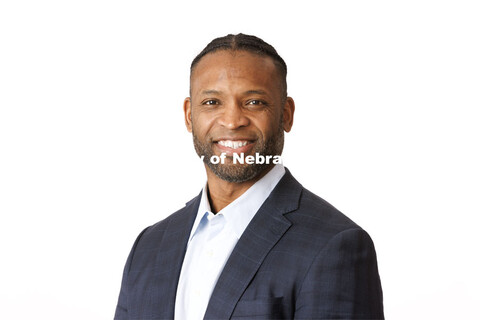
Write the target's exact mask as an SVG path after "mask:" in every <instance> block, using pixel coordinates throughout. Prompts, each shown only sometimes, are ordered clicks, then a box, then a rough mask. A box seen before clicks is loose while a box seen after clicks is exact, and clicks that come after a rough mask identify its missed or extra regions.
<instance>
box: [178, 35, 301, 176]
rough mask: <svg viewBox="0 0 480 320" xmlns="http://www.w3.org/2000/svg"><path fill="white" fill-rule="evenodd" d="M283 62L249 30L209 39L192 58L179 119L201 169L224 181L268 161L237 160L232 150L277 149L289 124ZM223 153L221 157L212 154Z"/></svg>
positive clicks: (251, 152) (255, 171)
mask: <svg viewBox="0 0 480 320" xmlns="http://www.w3.org/2000/svg"><path fill="white" fill-rule="evenodd" d="M286 70H287V69H286V65H285V62H284V61H283V59H282V58H281V57H280V56H279V55H278V54H277V53H276V51H275V49H274V48H273V47H271V46H270V45H268V44H266V43H265V42H263V41H262V40H261V39H258V38H256V37H253V36H246V35H241V34H240V35H236V36H233V35H228V36H226V37H223V38H218V39H215V40H213V41H212V42H211V43H210V44H209V45H208V46H207V47H206V48H205V49H204V50H203V51H202V52H201V53H200V54H199V55H198V56H197V57H196V58H195V59H194V61H193V62H192V67H191V75H190V97H189V98H186V99H185V102H184V111H185V123H186V126H187V129H188V130H189V131H190V132H192V134H193V140H194V145H195V150H196V151H197V153H198V155H199V156H204V162H205V163H206V164H207V171H208V170H210V171H211V172H212V173H214V174H215V175H216V176H217V177H219V178H221V179H222V180H225V181H229V182H236V183H240V182H245V181H250V180H252V179H255V178H258V177H259V176H260V175H261V173H263V172H265V170H266V169H267V168H269V167H271V164H270V165H268V164H246V163H245V164H240V163H236V164H235V163H234V162H233V154H234V153H237V154H240V153H243V154H244V155H245V156H247V155H255V153H259V154H260V155H263V156H268V155H272V156H275V155H281V153H282V150H283V141H284V134H283V132H284V131H287V132H288V131H290V129H291V126H292V124H293V113H294V109H295V105H294V102H293V100H292V99H291V98H289V97H287V96H286V80H285V76H286ZM222 153H225V154H226V156H227V158H226V160H225V163H223V164H222V163H219V164H213V163H211V162H210V159H211V157H212V156H213V155H216V156H220V155H221V154H222Z"/></svg>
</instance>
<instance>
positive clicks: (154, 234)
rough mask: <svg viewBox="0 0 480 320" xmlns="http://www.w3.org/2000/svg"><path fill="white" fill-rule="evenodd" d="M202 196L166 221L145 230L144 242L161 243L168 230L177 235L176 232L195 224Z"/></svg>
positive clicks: (191, 201) (192, 200)
mask: <svg viewBox="0 0 480 320" xmlns="http://www.w3.org/2000/svg"><path fill="white" fill-rule="evenodd" d="M200 196H201V195H198V196H196V197H194V198H193V199H191V200H190V201H188V202H187V203H186V204H185V206H184V207H183V208H181V209H178V210H177V211H175V212H174V213H172V214H170V215H169V216H167V217H166V218H165V219H163V220H160V221H159V222H157V223H155V224H153V225H151V226H149V227H147V228H145V230H144V231H143V232H142V233H141V237H142V238H143V239H144V240H146V239H148V240H154V241H157V240H158V241H160V240H161V238H163V236H164V234H165V232H166V231H167V230H170V231H171V232H173V233H175V230H177V229H184V228H185V226H186V225H190V224H193V220H194V219H195V214H196V212H197V210H198V205H199V202H200Z"/></svg>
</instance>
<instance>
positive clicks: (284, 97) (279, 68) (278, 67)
mask: <svg viewBox="0 0 480 320" xmlns="http://www.w3.org/2000/svg"><path fill="white" fill-rule="evenodd" d="M220 51H229V52H231V53H232V54H235V53H237V52H240V51H243V52H246V53H250V54H253V55H256V56H259V57H266V58H269V59H270V60H271V61H272V62H273V64H274V65H275V70H276V71H277V75H278V76H279V77H280V82H281V83H282V86H286V85H287V83H286V82H287V79H286V74H285V75H283V74H282V73H283V72H282V66H281V64H280V63H279V62H278V61H276V60H275V59H274V58H273V57H271V56H269V55H268V54H265V53H263V52H255V51H253V50H249V49H248V48H223V47H222V48H217V49H214V50H212V51H209V52H208V53H206V54H205V55H203V56H202V57H201V58H200V59H198V60H197V61H196V63H195V64H194V65H191V66H190V77H189V81H190V85H189V93H188V94H189V96H188V98H190V100H192V76H193V73H194V71H195V69H196V68H197V66H198V64H199V63H200V62H201V61H202V60H203V58H205V57H206V56H208V55H210V54H214V53H216V52H220ZM284 79H285V80H284ZM282 91H283V94H282V104H284V103H285V102H286V100H287V98H288V93H287V90H286V88H283V90H282Z"/></svg>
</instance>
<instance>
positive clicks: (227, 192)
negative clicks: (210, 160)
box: [205, 165, 273, 214]
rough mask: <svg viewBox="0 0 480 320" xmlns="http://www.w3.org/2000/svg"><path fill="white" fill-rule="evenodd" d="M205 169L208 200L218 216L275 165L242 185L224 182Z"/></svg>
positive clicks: (241, 183)
mask: <svg viewBox="0 0 480 320" xmlns="http://www.w3.org/2000/svg"><path fill="white" fill-rule="evenodd" d="M205 168H206V170H207V185H208V200H209V202H210V209H211V210H212V212H213V213H215V214H216V213H217V212H219V211H220V210H222V209H223V208H225V207H226V206H228V205H229V204H230V203H232V202H233V201H235V199H237V198H238V197H240V196H241V195H242V194H244V193H245V192H246V191H247V190H248V189H250V187H251V186H253V185H254V184H255V182H257V181H258V180H260V179H261V178H262V177H263V176H265V175H266V174H267V173H268V172H269V171H270V170H271V169H272V168H273V165H272V166H269V167H268V168H266V169H265V170H263V171H262V172H260V173H259V174H258V175H257V176H256V177H255V178H253V179H251V180H248V181H244V182H240V183H235V182H228V181H225V180H222V179H220V178H219V177H217V176H216V175H215V174H214V173H213V172H212V171H211V170H210V169H209V168H208V167H207V166H205Z"/></svg>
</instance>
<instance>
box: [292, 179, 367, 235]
mask: <svg viewBox="0 0 480 320" xmlns="http://www.w3.org/2000/svg"><path fill="white" fill-rule="evenodd" d="M297 215H298V216H301V217H303V218H309V222H311V223H314V224H322V225H332V226H337V227H338V228H339V229H350V228H359V226H358V225H357V224H356V223H355V222H354V221H352V220H351V219H350V218H349V217H347V216H346V215H345V214H344V213H342V212H341V211H340V210H338V209H337V208H336V207H334V206H333V205H332V204H330V203H329V202H327V201H326V200H324V199H323V198H321V197H319V196H318V195H316V194H315V193H313V192H311V191H309V190H308V189H305V188H303V190H302V196H301V199H300V205H299V208H298V212H297Z"/></svg>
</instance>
